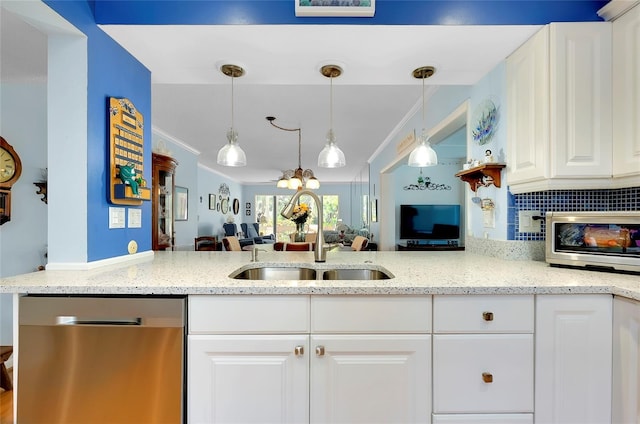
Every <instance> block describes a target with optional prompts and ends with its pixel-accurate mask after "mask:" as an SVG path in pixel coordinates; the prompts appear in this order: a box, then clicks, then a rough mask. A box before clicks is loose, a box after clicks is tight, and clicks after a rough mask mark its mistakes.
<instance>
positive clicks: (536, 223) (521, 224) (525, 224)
mask: <svg viewBox="0 0 640 424" xmlns="http://www.w3.org/2000/svg"><path fill="white" fill-rule="evenodd" d="M534 216H540V211H518V232H519V233H540V232H542V220H540V219H533V217H534Z"/></svg>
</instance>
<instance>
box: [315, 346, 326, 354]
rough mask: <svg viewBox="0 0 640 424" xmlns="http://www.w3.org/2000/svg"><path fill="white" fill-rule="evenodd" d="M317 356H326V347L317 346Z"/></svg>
mask: <svg viewBox="0 0 640 424" xmlns="http://www.w3.org/2000/svg"><path fill="white" fill-rule="evenodd" d="M316 355H317V356H324V346H316Z"/></svg>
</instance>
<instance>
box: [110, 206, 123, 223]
mask: <svg viewBox="0 0 640 424" xmlns="http://www.w3.org/2000/svg"><path fill="white" fill-rule="evenodd" d="M124 211H125V209H124V208H112V207H110V208H109V228H124V219H125V212H124Z"/></svg>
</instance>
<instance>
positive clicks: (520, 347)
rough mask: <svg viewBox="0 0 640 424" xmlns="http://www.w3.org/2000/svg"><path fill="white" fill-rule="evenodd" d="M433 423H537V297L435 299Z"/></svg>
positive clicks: (443, 297)
mask: <svg viewBox="0 0 640 424" xmlns="http://www.w3.org/2000/svg"><path fill="white" fill-rule="evenodd" d="M433 316H434V318H433V327H434V335H433V412H434V413H433V419H432V422H433V423H434V424H438V423H459V424H472V423H499V424H507V423H510V424H520V423H529V424H530V423H532V422H533V376H534V373H533V366H534V359H533V352H534V347H533V326H534V297H533V296H516V295H514V296H481V295H475V296H467V295H464V296H434V300H433Z"/></svg>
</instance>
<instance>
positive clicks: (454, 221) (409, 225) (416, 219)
mask: <svg viewBox="0 0 640 424" xmlns="http://www.w3.org/2000/svg"><path fill="white" fill-rule="evenodd" d="M400 238H401V239H417V240H424V239H427V240H444V239H448V240H451V239H458V238H460V205H400Z"/></svg>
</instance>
